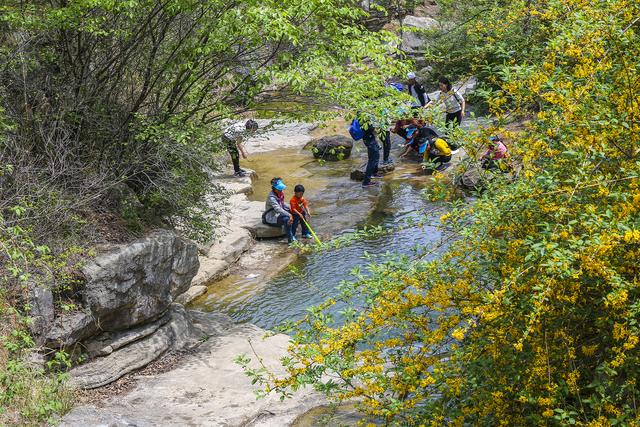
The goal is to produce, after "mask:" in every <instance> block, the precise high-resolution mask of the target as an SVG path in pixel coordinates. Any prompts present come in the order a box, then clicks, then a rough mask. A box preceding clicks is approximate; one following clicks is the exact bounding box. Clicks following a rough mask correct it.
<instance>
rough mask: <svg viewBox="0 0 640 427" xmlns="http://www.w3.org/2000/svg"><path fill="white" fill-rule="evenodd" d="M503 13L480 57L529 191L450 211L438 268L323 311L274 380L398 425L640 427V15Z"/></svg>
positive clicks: (578, 7)
mask: <svg viewBox="0 0 640 427" xmlns="http://www.w3.org/2000/svg"><path fill="white" fill-rule="evenodd" d="M482 3H483V5H485V6H486V4H485V3H484V2H482ZM465 4H466V3H465ZM487 4H493V3H487ZM492 7H495V8H496V9H495V10H494V11H492V12H487V13H485V14H484V15H482V16H480V17H479V18H477V19H479V20H480V21H477V22H479V23H478V24H477V25H469V28H470V29H469V37H470V39H469V40H471V41H472V42H473V40H475V41H476V43H477V45H474V46H471V47H470V51H471V52H474V53H478V55H479V56H478V59H477V62H476V65H477V66H478V67H482V66H484V65H486V63H485V64H483V61H489V59H487V56H486V55H484V56H483V55H481V52H483V51H485V50H489V51H492V53H493V54H494V56H493V60H494V62H488V65H486V67H488V68H489V69H490V70H491V72H487V68H481V69H480V70H481V71H482V73H484V74H482V73H480V72H479V74H481V75H484V76H486V78H487V80H490V82H491V83H492V84H494V85H495V86H496V87H497V88H498V90H496V91H494V92H492V94H491V96H492V97H493V102H492V104H491V105H492V107H493V112H494V113H495V114H496V115H497V116H498V117H501V116H502V115H503V114H509V116H510V117H524V118H527V119H528V120H527V124H526V126H525V128H524V129H522V130H520V131H517V132H515V133H514V134H513V135H511V137H512V138H511V139H512V141H513V147H512V154H513V157H514V158H517V159H520V161H521V163H522V170H521V171H520V173H519V174H518V177H517V179H515V180H514V181H513V182H510V183H500V184H498V185H495V186H492V187H491V188H490V189H489V190H488V191H486V192H485V193H483V194H482V195H481V196H479V197H478V198H477V199H476V200H475V201H474V202H473V205H460V204H452V209H451V210H450V212H448V213H447V214H445V215H443V216H442V218H441V222H442V226H443V227H446V228H447V229H448V231H456V232H457V238H456V239H455V240H453V241H452V242H450V246H449V248H448V250H447V251H446V253H444V255H442V257H441V258H439V259H437V260H425V259H424V258H419V257H418V258H415V259H407V258H400V259H398V260H396V261H389V262H387V263H385V264H383V265H372V266H371V268H370V273H371V274H369V275H364V274H359V275H357V277H356V279H355V280H354V281H353V282H352V283H350V284H346V285H344V286H343V287H342V289H341V292H342V293H341V295H340V298H336V301H332V302H331V304H326V305H325V306H323V307H318V308H315V309H312V310H311V311H310V314H309V315H308V317H307V318H306V319H305V320H304V321H302V322H301V323H300V324H299V327H298V328H297V330H295V331H294V334H293V341H292V344H291V347H290V354H289V356H288V357H287V358H286V359H285V360H284V365H285V367H286V368H287V373H288V374H287V375H286V376H284V377H280V378H276V377H275V376H269V377H268V378H266V379H265V380H266V381H267V382H268V383H269V387H271V389H274V390H277V391H280V392H283V393H285V394H286V393H288V392H289V391H290V390H291V389H296V388H298V387H301V386H303V385H314V386H315V387H316V388H318V389H320V390H323V391H325V392H326V393H327V394H329V395H330V396H332V397H334V398H336V399H353V398H357V399H358V400H357V401H358V402H360V404H361V407H362V410H363V411H364V412H365V413H366V414H368V415H369V416H370V417H372V418H374V419H378V420H383V421H384V422H385V423H386V425H399V426H418V425H482V426H493V425H506V426H521V425H581V426H609V425H640V418H639V417H640V414H639V411H638V409H637V404H638V402H640V393H639V391H638V387H637V384H636V378H637V377H638V374H639V373H640V363H639V362H640V360H639V356H640V352H639V349H638V348H639V346H638V336H640V330H639V329H640V327H639V322H640V301H639V299H638V297H639V296H640V262H639V260H640V258H639V256H638V255H640V212H639V210H640V192H639V189H640V159H639V155H640V132H639V130H640V110H639V109H638V105H639V100H638V93H640V43H639V42H640V40H639V37H638V36H637V34H636V33H637V31H638V28H639V26H640V18H638V17H639V16H640V3H639V2H637V1H631V0H602V1H597V2H595V1H587V0H541V1H533V2H529V1H517V2H512V3H509V5H508V6H501V7H499V6H492ZM494 12H495V13H494ZM496 17H500V19H496ZM489 33H490V34H491V37H493V39H494V41H489V40H488V39H484V38H483V35H486V34H489ZM474 37H475V38H474ZM482 40H484V41H485V43H484V44H481V43H480V41H482ZM509 43H511V45H512V50H513V52H512V53H510V52H502V50H501V49H502V47H504V46H508V45H509ZM499 52H502V56H499V55H498V53H499ZM495 58H498V59H499V61H498V62H499V64H498V65H496V59H495ZM505 58H507V59H505ZM337 302H339V303H340V304H341V305H343V306H344V307H346V308H341V310H342V311H341V313H342V316H341V318H340V319H339V321H338V320H337V319H336V318H335V317H334V316H333V315H332V314H331V311H327V308H329V306H330V305H333V304H335V303H337Z"/></svg>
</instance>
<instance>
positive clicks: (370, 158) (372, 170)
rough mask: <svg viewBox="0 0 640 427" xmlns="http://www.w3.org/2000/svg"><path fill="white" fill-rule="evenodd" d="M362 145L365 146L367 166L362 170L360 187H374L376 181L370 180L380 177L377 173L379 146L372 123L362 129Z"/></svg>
mask: <svg viewBox="0 0 640 427" xmlns="http://www.w3.org/2000/svg"><path fill="white" fill-rule="evenodd" d="M362 141H363V142H364V145H365V146H366V147H367V168H366V169H365V171H364V180H363V181H362V188H368V187H375V186H377V185H378V183H377V182H372V181H371V179H372V178H382V175H380V174H379V173H378V163H379V162H380V146H379V145H378V141H376V131H375V128H374V127H373V125H369V127H367V129H365V131H364V137H363V138H362Z"/></svg>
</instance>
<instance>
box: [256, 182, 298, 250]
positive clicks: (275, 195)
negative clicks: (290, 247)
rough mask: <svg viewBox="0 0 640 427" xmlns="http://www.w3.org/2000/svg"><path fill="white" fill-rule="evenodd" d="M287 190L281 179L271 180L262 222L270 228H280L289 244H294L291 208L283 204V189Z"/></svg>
mask: <svg viewBox="0 0 640 427" xmlns="http://www.w3.org/2000/svg"><path fill="white" fill-rule="evenodd" d="M285 188H287V186H286V185H284V182H282V179H281V178H273V179H272V180H271V192H270V193H269V195H268V196H267V201H266V203H265V206H264V213H263V214H262V222H263V223H265V224H267V225H271V226H282V227H284V231H285V232H286V234H287V240H288V241H289V243H292V242H295V241H296V238H295V236H294V235H293V232H292V227H291V225H292V224H293V215H291V208H290V207H289V206H287V204H286V203H285V202H284V189H285Z"/></svg>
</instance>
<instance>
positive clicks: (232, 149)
mask: <svg viewBox="0 0 640 427" xmlns="http://www.w3.org/2000/svg"><path fill="white" fill-rule="evenodd" d="M224 143H225V145H226V146H227V151H228V152H229V155H230V156H231V162H232V163H233V172H235V173H237V172H240V171H241V170H242V169H240V152H239V151H238V146H237V145H236V142H235V141H231V140H225V141H224Z"/></svg>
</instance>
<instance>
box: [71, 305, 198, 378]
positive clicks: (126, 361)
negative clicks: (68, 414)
mask: <svg viewBox="0 0 640 427" xmlns="http://www.w3.org/2000/svg"><path fill="white" fill-rule="evenodd" d="M196 342H197V332H196V330H195V329H194V328H193V326H192V324H191V322H190V320H189V318H188V316H187V313H186V311H185V309H184V308H183V307H182V306H181V305H178V304H175V305H173V306H172V307H171V320H170V321H169V323H167V324H166V325H164V326H162V327H160V328H159V329H158V330H157V331H156V332H155V333H153V334H152V335H149V336H147V337H145V338H143V339H141V340H139V341H136V342H134V343H133V344H129V345H127V346H126V347H123V348H121V349H120V350H118V351H116V352H113V353H111V354H109V355H108V356H105V357H99V358H96V359H94V360H92V361H91V362H88V363H86V364H84V365H80V366H78V367H76V368H74V369H72V370H71V371H70V372H69V373H70V376H71V379H70V381H69V383H70V385H71V386H73V387H77V388H83V389H92V388H97V387H102V386H105V385H107V384H111V383H112V382H114V381H116V380H117V379H118V378H121V377H122V376H124V375H126V374H128V373H129V372H132V371H134V370H136V369H140V368H142V367H144V366H147V365H148V364H149V363H151V362H152V361H154V360H155V359H157V358H158V357H160V356H161V355H162V354H164V353H165V352H166V351H167V350H169V349H181V348H183V347H185V346H187V345H195V344H196Z"/></svg>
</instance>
